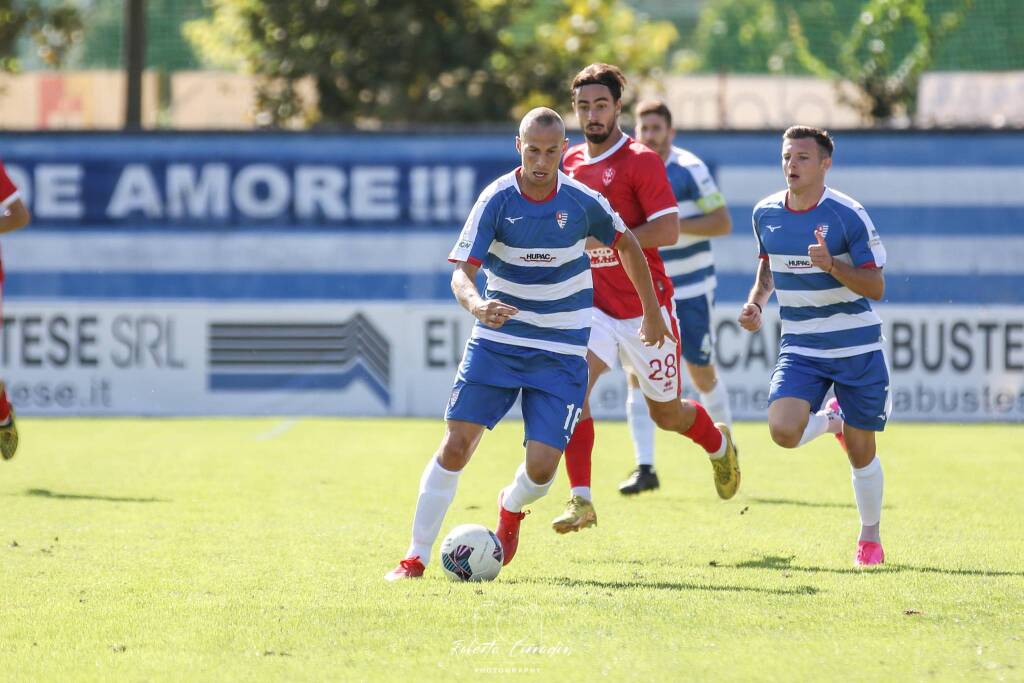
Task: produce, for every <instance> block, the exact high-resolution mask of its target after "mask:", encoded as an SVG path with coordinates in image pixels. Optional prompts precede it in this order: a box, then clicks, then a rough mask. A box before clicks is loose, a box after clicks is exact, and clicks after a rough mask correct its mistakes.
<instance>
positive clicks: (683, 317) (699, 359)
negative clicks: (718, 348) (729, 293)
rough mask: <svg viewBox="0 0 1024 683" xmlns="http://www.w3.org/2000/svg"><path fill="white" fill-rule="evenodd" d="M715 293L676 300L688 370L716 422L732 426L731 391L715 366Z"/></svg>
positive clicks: (683, 353)
mask: <svg viewBox="0 0 1024 683" xmlns="http://www.w3.org/2000/svg"><path fill="white" fill-rule="evenodd" d="M712 302H713V299H712V297H711V293H710V292H709V293H708V294H702V295H700V296H696V297H693V298H690V299H681V300H679V301H677V302H676V313H677V315H678V316H679V333H680V335H681V336H680V339H679V341H680V342H681V344H682V355H683V360H685V361H686V369H687V370H688V371H689V373H690V379H692V380H693V386H694V387H695V388H696V389H697V394H698V396H699V398H700V403H701V405H703V406H704V408H705V409H706V410H707V411H708V415H710V416H711V419H712V420H714V421H715V422H723V423H725V425H726V426H728V427H729V429H730V430H731V429H732V409H731V408H730V407H729V390H728V389H727V388H726V386H725V382H723V381H722V379H721V378H720V377H719V376H718V373H717V372H716V369H715V360H714V343H715V339H714V336H713V335H712V329H711V309H712V307H713V305H712Z"/></svg>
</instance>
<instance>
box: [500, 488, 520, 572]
mask: <svg viewBox="0 0 1024 683" xmlns="http://www.w3.org/2000/svg"><path fill="white" fill-rule="evenodd" d="M503 500H505V490H504V489H502V491H501V493H499V494H498V528H497V529H495V530H494V535H495V536H497V537H498V541H499V542H501V550H502V553H503V558H502V561H501V564H502V565H503V566H504V565H506V564H508V563H509V562H511V561H512V558H513V557H515V556H516V550H517V549H518V548H519V524H520V523H521V522H522V521H523V518H524V517H526V513H525V512H509V511H508V510H506V509H505V506H504V505H502V501H503Z"/></svg>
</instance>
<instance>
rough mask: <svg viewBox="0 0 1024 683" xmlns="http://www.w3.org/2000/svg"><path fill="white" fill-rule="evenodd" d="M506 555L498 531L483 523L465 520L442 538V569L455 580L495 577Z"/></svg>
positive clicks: (476, 579) (482, 579) (483, 579)
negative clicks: (481, 524) (470, 522)
mask: <svg viewBox="0 0 1024 683" xmlns="http://www.w3.org/2000/svg"><path fill="white" fill-rule="evenodd" d="M504 557H505V553H504V552H502V549H501V543H500V542H499V541H498V537H497V536H495V535H494V532H493V531H491V530H490V529H488V528H486V527H482V526H480V525H479V524H462V525H460V526H457V527H455V528H454V529H452V530H451V532H449V534H448V535H447V536H445V537H444V540H443V541H441V569H443V570H444V573H445V575H446V576H447V577H448V578H449V579H451V580H452V581H491V580H493V579H494V577H496V576H497V575H498V572H500V571H501V563H502V560H503V559H504Z"/></svg>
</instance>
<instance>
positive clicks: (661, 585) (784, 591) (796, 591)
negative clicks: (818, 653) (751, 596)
mask: <svg viewBox="0 0 1024 683" xmlns="http://www.w3.org/2000/svg"><path fill="white" fill-rule="evenodd" d="M508 583H527V584H538V583H541V584H547V585H549V586H565V587H568V588H584V587H590V588H613V589H616V590H621V589H623V588H653V589H656V590H668V591H712V592H730V593H766V594H769V595H816V594H817V593H818V592H819V589H818V588H815V587H814V586H797V587H795V588H755V587H753V586H722V585H714V584H699V583H683V582H676V581H642V580H637V581H597V580H594V579H572V578H569V577H568V576H539V577H530V578H526V577H516V578H515V579H511V580H510V581H508Z"/></svg>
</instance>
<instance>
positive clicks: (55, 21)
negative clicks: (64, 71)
mask: <svg viewBox="0 0 1024 683" xmlns="http://www.w3.org/2000/svg"><path fill="white" fill-rule="evenodd" d="M81 31H82V22H81V17H80V16H79V14H78V12H77V11H76V10H75V9H74V8H73V7H71V6H69V5H62V6H59V7H48V6H47V5H44V4H43V3H42V2H38V1H32V2H18V1H17V0H0V71H17V69H18V58H17V53H18V41H19V39H20V38H21V37H22V36H23V35H28V36H30V37H31V39H32V41H33V43H34V44H35V46H36V49H37V50H38V52H39V57H40V58H41V59H42V60H43V61H44V62H45V63H46V64H49V65H52V66H55V65H57V64H59V63H60V62H61V61H62V60H63V58H64V55H65V54H66V53H67V51H68V49H69V48H70V47H71V45H72V43H74V42H75V41H77V40H80V39H81Z"/></svg>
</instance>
